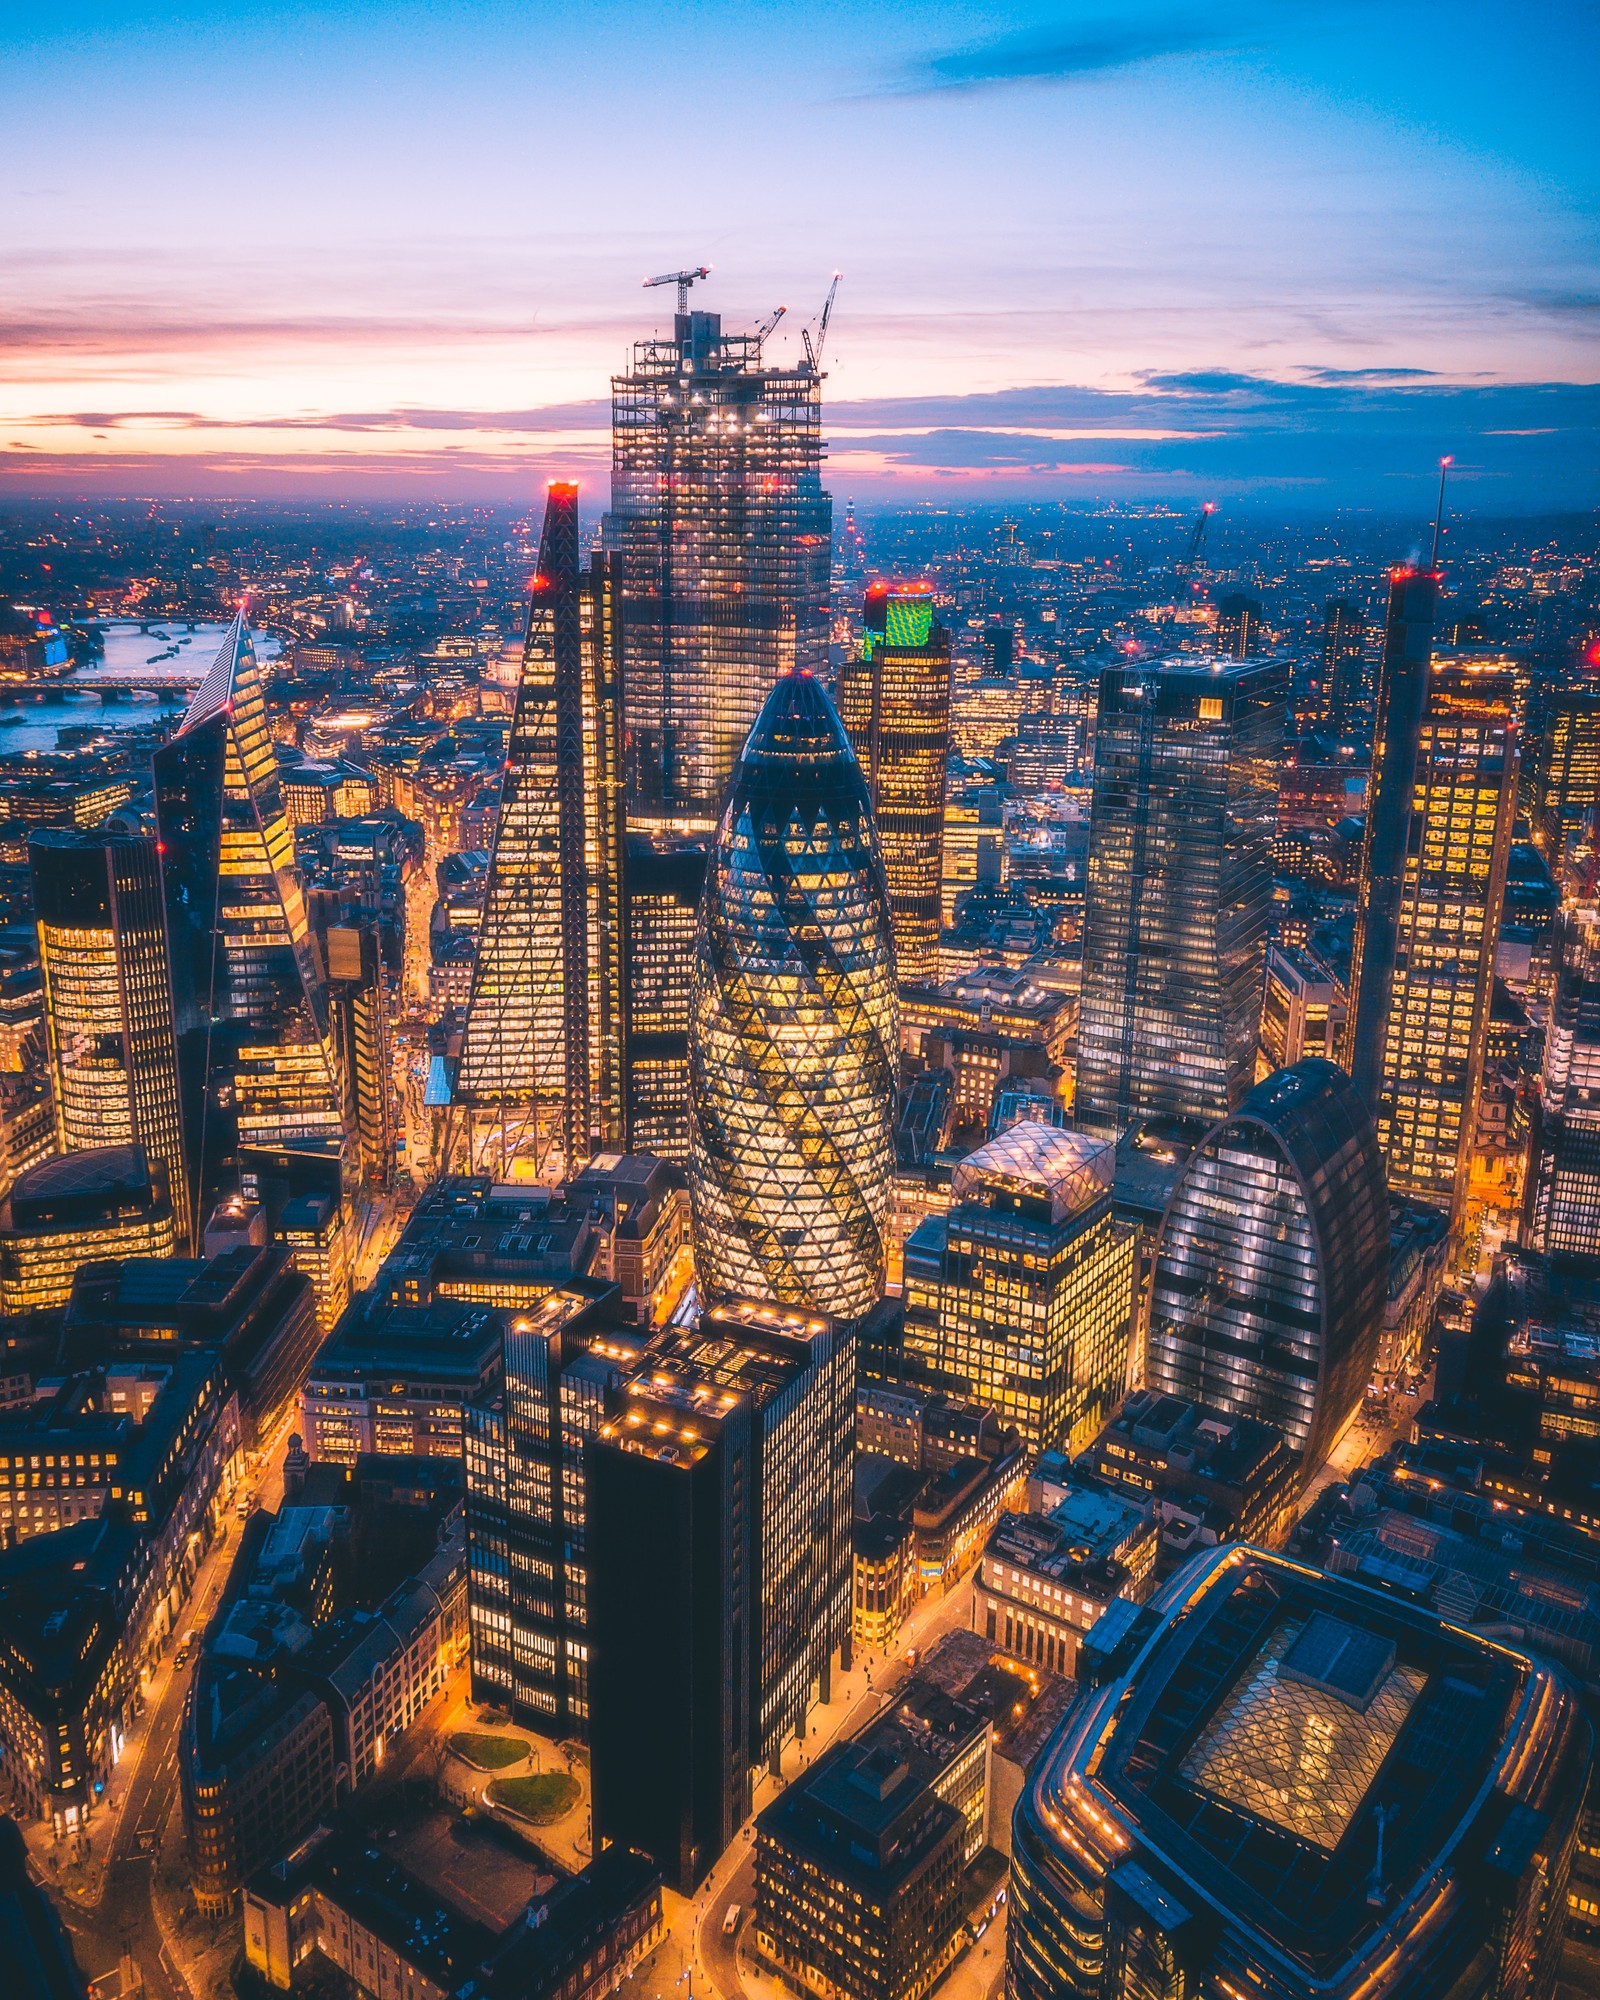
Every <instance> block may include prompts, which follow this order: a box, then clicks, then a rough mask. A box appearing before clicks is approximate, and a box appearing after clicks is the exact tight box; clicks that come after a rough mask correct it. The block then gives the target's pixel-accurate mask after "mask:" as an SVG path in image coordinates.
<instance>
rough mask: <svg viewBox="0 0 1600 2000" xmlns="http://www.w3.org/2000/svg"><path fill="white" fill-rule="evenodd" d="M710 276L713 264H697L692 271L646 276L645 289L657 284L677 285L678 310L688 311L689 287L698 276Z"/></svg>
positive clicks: (667, 272)
mask: <svg viewBox="0 0 1600 2000" xmlns="http://www.w3.org/2000/svg"><path fill="white" fill-rule="evenodd" d="M710 276H711V266H710V265H709V264H696V265H695V267H694V269H693V270H692V271H663V272H662V274H661V276H660V277H659V278H646V279H645V281H644V290H645V291H647V292H648V291H651V290H653V288H654V287H655V286H657V285H676V286H677V288H678V311H679V312H680V313H686V312H687V311H688V310H689V287H690V286H691V285H692V284H693V283H694V282H695V280H696V279H697V278H709V277H710Z"/></svg>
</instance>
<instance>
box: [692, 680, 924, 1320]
mask: <svg viewBox="0 0 1600 2000" xmlns="http://www.w3.org/2000/svg"><path fill="white" fill-rule="evenodd" d="M897 1042H898V1025H897V1016H896V1005H895V965H894V943H893V935H892V931H891V927H890V919H889V897H888V889H887V887H886V885H885V881H884V875H883V865H882V861H881V859H880V856H879V853H878V844H877V835H876V832H875V829H874V826H873V821H872V812H871V807H870V805H869V803H868V799H867V789H866V783H865V780H864V779H863V777H862V774H861V769H860V767H859V765H858V764H857V762H856V759H855V756H854V753H853V752H852V751H851V748H850V745H849V741H848V739H847V738H846V736H845V733H844V730H843V729H842V727H841V726H840V723H839V718H838V716H837V715H836V714H835V713H834V709H833V705H832V703H831V702H830V701H829V700H828V697H827V695H826V694H825V693H824V692H823V690H822V688H821V686H820V685H819V684H818V683H817V682H816V681H815V680H814V679H813V678H812V677H811V676H810V675H809V674H807V673H803V672H796V673H791V674H786V675H785V676H784V677H783V678H782V679H781V680H780V681H779V682H778V684H777V686H776V687H775V688H774V689H773V691H772V693H771V694H770V696H769V697H768V699H767V702H766V705H765V707H764V708H763V709H762V711H761V715H760V718H759V720H758V721H757V723H756V726H755V728H754V730H753V731H752V732H751V736H750V740H749V742H748V743H747V745H746V746H745V752H744V756H743V758H742V759H741V761H740V764H739V767H738V771H737V774H736V777H735V780H734V784H733V789H732V792H731V794H730V797H729V801H728V805H727V808H726V810H725V811H724V814H723V818H722V824H721V827H720V829H719V832H718V836H717V848H716V853H715V856H714V857H713V861H712V865H711V869H710V872H709V874H708V876H707V881H706V892H705V899H704V902H703V905H702V908H701V916H700V927H699V935H698V941H697V947H696V964H695V983H694V1003H693V1010H692V1015H691V1027H690V1044H689V1089H690V1104H691V1111H692V1138H691V1146H690V1162H689V1171H690V1184H691V1188H692V1191H693V1196H694V1211H695V1259H696V1265H697V1268H698V1271H699V1275H700V1282H701V1285H702V1287H703V1288H704V1289H705V1291H706V1292H707V1293H708V1294H709V1295H711V1296H713V1297H723V1296H729V1295H735V1294H738V1295H742V1296H745V1297H757V1298H768V1299H773V1300H776V1301H778V1302H780V1303H783V1304H790V1305H803V1306H806V1307H808V1308H809V1309H811V1310H814V1311H820V1312H828V1313H834V1314H837V1315H840V1316H842V1317H854V1316H855V1315H857V1314H859V1313H862V1312H864V1311H866V1310H867V1308H868V1307H870V1306H871V1305H872V1304H873V1303H874V1301H875V1300H876V1299H877V1298H878V1297H879V1296H880V1294H881V1293H882V1290H883V1275H884V1230H885V1225H886V1222H887V1218H888V1209H889V1192H890V1183H891V1176H892V1173H893V1167H894V1134H893V1107H894V1062H895V1054H894V1052H895V1048H896V1046H897Z"/></svg>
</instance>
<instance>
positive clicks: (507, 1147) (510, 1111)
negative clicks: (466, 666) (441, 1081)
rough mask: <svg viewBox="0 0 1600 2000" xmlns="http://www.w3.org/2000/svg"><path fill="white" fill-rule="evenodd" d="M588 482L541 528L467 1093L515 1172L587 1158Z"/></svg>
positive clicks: (481, 936) (494, 1149) (465, 1044)
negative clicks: (584, 539) (584, 566)
mask: <svg viewBox="0 0 1600 2000" xmlns="http://www.w3.org/2000/svg"><path fill="white" fill-rule="evenodd" d="M580 588H581V586H580V579H579V570H578V489H577V487H576V486H570V485H560V484H553V485H552V486H551V488H550V495H549V499H548V501H547V503H546V506H545V516H544V528H543V531H542V534H541V536H540V541H539V569H538V573H537V575H536V576H535V577H534V579H533V583H532V585H531V589H530V596H529V604H528V625H527V633H526V636H525V638H524V641H523V648H522V679H521V683H520V685H519V687H518V689H517V705H516V712H515V715H514V716H513V718H512V723H511V734H510V740H509V743H508V745H507V750H506V763H505V771H504V774H503V777H502V780H501V793H500V819H499V824H498V826H497V828H496V831H495V839H494V849H493V853H492V855H491V858H490V863H489V887H488V898H487V901H486V903H485V905H484V912H483V922H482V925H481V927H480V929H479V933H478V955H477V963H476V967H475V969H474V972H473V979H472V998H471V1000H470V1001H469V1003H468V1006H467V1024H466V1032H465V1034H464V1036H463V1038H462V1044H461V1063H460V1068H459V1070H458V1072H457V1077H456V1086H455V1098H456V1102H457V1104H458V1105H459V1106H460V1107H461V1108H462V1110H463V1111H464V1112H466V1113H468V1114H469V1115H470V1116H471V1117H472V1119H473V1123H474V1126H475V1127H477V1128H480V1129H477V1130H475V1132H474V1143H473V1145H472V1148H471V1150H472V1153H473V1155H474V1160H473V1162H472V1164H474V1165H475V1164H476V1156H477V1155H479V1154H480V1153H481V1154H482V1156H483V1158H484V1159H485V1161H486V1162H487V1163H488V1164H490V1165H491V1166H492V1168H493V1170H494V1171H495V1172H497V1173H498V1174H499V1175H500V1176H501V1178H502V1179H503V1178H504V1177H505V1175H506V1173H507V1171H508V1169H509V1165H510V1162H511V1161H512V1160H513V1159H515V1158H517V1157H518V1156H519V1155H522V1154H526V1155H527V1156H528V1157H529V1159H530V1160H531V1162H532V1165H533V1169H534V1173H535V1176H536V1177H538V1176H539V1175H540V1174H543V1173H545V1172H546V1170H547V1167H548V1165H549V1164H550V1163H551V1162H552V1161H553V1160H554V1159H555V1158H556V1157H557V1156H559V1159H560V1160H561V1161H562V1162H564V1163H570V1164H572V1165H577V1164H579V1163H581V1161H582V1160H584V1159H586V1158H587V1157H588V1150H589V1138H590V1101H589V1083H590V1065H591V1049H590V1040H589V1014H590V1006H589V1003H590V990H589V879H588V865H587V861H588V857H587V853H586V838H585V833H586V829H585V809H584V807H585V802H584V775H585V774H584V743H583V724H584V701H583V681H584V665H585V662H584V646H583V630H582V612H581V608H580Z"/></svg>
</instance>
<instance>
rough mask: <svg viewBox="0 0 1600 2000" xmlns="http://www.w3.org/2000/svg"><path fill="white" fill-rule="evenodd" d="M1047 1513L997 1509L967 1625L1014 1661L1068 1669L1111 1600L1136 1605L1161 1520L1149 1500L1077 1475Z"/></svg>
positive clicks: (1146, 1583)
mask: <svg viewBox="0 0 1600 2000" xmlns="http://www.w3.org/2000/svg"><path fill="white" fill-rule="evenodd" d="M1047 1497H1051V1498H1053V1504H1052V1505H1051V1506H1050V1509H1049V1511H1048V1512H1047V1513H1042V1514H1011V1513H1007V1514H1002V1515H1001V1517H1000V1523H999V1526H998V1527H997V1528H996V1529H995V1531H994V1533H993V1534H992V1535H991V1536H990V1537H989V1543H988V1546H987V1547H986V1548H985V1550H984V1552H983V1557H982V1560H981V1561H980V1562H979V1564H978V1576H977V1582H976V1584H975V1585H974V1587H973V1599H972V1621H973V1629H974V1630H975V1631H977V1632H980V1633H982V1634H983V1636H984V1637H985V1638H986V1639H988V1640H989V1641H990V1642H991V1643H992V1644H993V1645H995V1646H996V1647H998V1648H999V1649H1000V1650H1001V1651H1002V1652H1005V1653H1009V1654H1010V1655H1011V1657H1012V1658H1013V1659H1016V1660H1022V1661H1026V1662H1027V1663H1028V1664H1030V1665H1033V1666H1040V1667H1044V1668H1046V1669H1047V1670H1048V1671H1049V1672H1051V1673H1056V1674H1068V1675H1070V1674H1071V1673H1072V1672H1073V1670H1074V1668H1075V1666H1076V1664H1077V1657H1078V1645H1079V1642H1080V1640H1081V1639H1082V1637H1083V1635H1084V1633H1085V1632H1087V1631H1088V1630H1089V1628H1090V1626H1091V1625H1093V1624H1094V1622H1095V1620H1096V1619H1097V1618H1098V1617H1099V1616H1100V1615H1101V1613H1102V1612H1103V1611H1104V1610H1105V1608H1106V1606H1107V1605H1108V1604H1110V1603H1111V1602H1112V1601H1113V1599H1115V1598H1119V1597H1123V1598H1128V1599H1131V1600H1132V1601H1133V1602H1135V1603H1142V1602H1143V1601H1144V1599H1145V1597H1146V1596H1147V1595H1148V1594H1149V1591H1150V1588H1151V1585H1152V1584H1153V1582H1154V1580H1155V1568H1156V1552H1157V1548H1158V1545H1159V1541H1160V1527H1159V1524H1158V1522H1157V1519H1156V1512H1155V1507H1154V1505H1153V1504H1152V1502H1151V1501H1149V1500H1145V1501H1143V1502H1140V1501H1136V1500H1132V1499H1127V1498H1124V1497H1123V1496H1122V1495H1120V1494H1116V1493H1111V1492H1108V1491H1107V1490H1106V1489H1105V1488H1103V1487H1099V1486H1090V1485H1087V1484H1080V1483H1078V1482H1076V1481H1074V1482H1073V1483H1072V1485H1071V1487H1070V1489H1069V1490H1067V1491H1065V1492H1064V1493H1062V1494H1061V1495H1060V1497H1055V1496H1053V1495H1052V1496H1047Z"/></svg>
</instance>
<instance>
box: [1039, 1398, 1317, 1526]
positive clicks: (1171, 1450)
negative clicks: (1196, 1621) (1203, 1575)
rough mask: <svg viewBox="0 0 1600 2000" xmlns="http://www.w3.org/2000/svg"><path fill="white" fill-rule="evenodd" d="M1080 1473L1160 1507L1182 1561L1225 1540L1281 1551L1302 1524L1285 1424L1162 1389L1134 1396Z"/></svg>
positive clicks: (1099, 1439) (1086, 1458) (1085, 1455)
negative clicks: (1296, 1523) (1296, 1517)
mask: <svg viewBox="0 0 1600 2000" xmlns="http://www.w3.org/2000/svg"><path fill="white" fill-rule="evenodd" d="M1042 1469H1043V1468H1041V1470H1042ZM1077 1470H1078V1471H1079V1472H1080V1473H1084V1474H1087V1475H1089V1476H1091V1477H1093V1478H1095V1479H1097V1480H1099V1481H1100V1482H1101V1483H1102V1484H1103V1485H1106V1486H1112V1487H1115V1488H1117V1490H1118V1491H1119V1492H1123V1493H1127V1494H1129V1495H1130V1496H1131V1497H1133V1498H1134V1499H1144V1498H1149V1499H1151V1500H1153V1501H1154V1502H1155V1506H1156V1511H1157V1514H1158V1516H1159V1518H1160V1522H1161V1539H1162V1542H1163V1544H1164V1546H1165V1547H1166V1548H1167V1549H1168V1550H1169V1551H1170V1552H1172V1553H1174V1554H1183V1555H1186V1554H1187V1553H1188V1552H1189V1551H1190V1550H1191V1549H1196V1548H1201V1547H1210V1546H1214V1545H1215V1544H1216V1543H1218V1542H1254V1543H1256V1545H1257V1546H1258V1547H1260V1548H1266V1549H1271V1548H1277V1547H1278V1546H1279V1545H1280V1544H1281V1543H1282V1541H1283V1539H1284V1537H1285V1536H1286V1535H1287V1534H1288V1532H1289V1528H1290V1525H1291V1523H1292V1522H1293V1519H1294V1501H1295V1493H1296V1489H1297V1484H1298V1478H1297V1474H1296V1470H1295V1464H1294V1459H1293V1457H1292V1455H1291V1454H1290V1451H1289V1445H1288V1440H1287V1439H1286V1438H1285V1437H1284V1434H1283V1432H1282V1431H1281V1430H1279V1429H1278V1427H1277V1426H1276V1425H1275V1424H1267V1423H1262V1422H1260V1421H1259V1420H1258V1419H1256V1418H1254V1417H1233V1416H1229V1415H1228V1414H1227V1413H1226V1412H1225V1411H1222V1410H1213V1409H1210V1408H1208V1407H1207V1406H1206V1405H1205V1404H1204V1403H1187V1402H1184V1401H1183V1400H1182V1399H1181V1398H1179V1397H1177V1396H1164V1395H1162V1394H1161V1393H1160V1392H1159V1391H1158V1390H1155V1389H1139V1390H1136V1391H1135V1392H1134V1394H1133V1395H1131V1396H1130V1397H1129V1398H1128V1400H1127V1401H1126V1402H1125V1403H1124V1404H1123V1406H1122V1409H1121V1411H1120V1412H1119V1413H1118V1415H1117V1418H1116V1420H1115V1422H1113V1423H1110V1424H1108V1425H1107V1426H1106V1428H1105V1429H1104V1430H1103V1431H1102V1432H1101V1433H1100V1435H1099V1437H1097V1438H1096V1439H1095V1441H1094V1443H1093V1444H1092V1445H1090V1447H1089V1449H1088V1450H1087V1451H1086V1452H1084V1453H1083V1454H1082V1456H1081V1457H1080V1458H1079V1459H1078V1461H1077Z"/></svg>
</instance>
